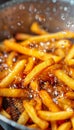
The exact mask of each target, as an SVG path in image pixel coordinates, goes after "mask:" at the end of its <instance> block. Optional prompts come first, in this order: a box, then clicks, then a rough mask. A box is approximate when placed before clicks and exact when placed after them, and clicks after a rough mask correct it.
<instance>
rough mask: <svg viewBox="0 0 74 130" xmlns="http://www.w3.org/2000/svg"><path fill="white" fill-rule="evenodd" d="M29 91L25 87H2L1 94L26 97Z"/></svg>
mask: <svg viewBox="0 0 74 130" xmlns="http://www.w3.org/2000/svg"><path fill="white" fill-rule="evenodd" d="M27 94H28V93H27V91H26V90H24V89H14V88H0V96H2V97H17V98H19V97H26V96H28V95H27Z"/></svg>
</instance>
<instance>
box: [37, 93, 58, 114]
mask: <svg viewBox="0 0 74 130" xmlns="http://www.w3.org/2000/svg"><path fill="white" fill-rule="evenodd" d="M39 95H40V97H41V99H42V102H43V104H44V105H45V106H46V107H47V108H48V109H49V110H50V111H52V112H58V111H60V108H59V107H58V106H57V105H56V104H55V103H54V102H53V100H52V98H51V96H50V95H49V94H48V93H47V92H46V91H45V90H41V91H40V92H39Z"/></svg>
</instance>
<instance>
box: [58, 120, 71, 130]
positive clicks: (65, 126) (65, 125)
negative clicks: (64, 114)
mask: <svg viewBox="0 0 74 130" xmlns="http://www.w3.org/2000/svg"><path fill="white" fill-rule="evenodd" d="M70 128H71V122H66V123H63V124H62V125H60V126H59V128H58V130H70Z"/></svg>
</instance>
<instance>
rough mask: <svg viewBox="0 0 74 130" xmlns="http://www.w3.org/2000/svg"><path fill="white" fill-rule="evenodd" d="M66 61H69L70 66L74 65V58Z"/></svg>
mask: <svg viewBox="0 0 74 130" xmlns="http://www.w3.org/2000/svg"><path fill="white" fill-rule="evenodd" d="M66 62H67V64H68V65H69V66H73V65H74V59H70V60H67V61H66Z"/></svg>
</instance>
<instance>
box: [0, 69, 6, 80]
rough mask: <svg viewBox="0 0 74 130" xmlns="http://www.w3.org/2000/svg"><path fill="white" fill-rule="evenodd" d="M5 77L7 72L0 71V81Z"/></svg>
mask: <svg viewBox="0 0 74 130" xmlns="http://www.w3.org/2000/svg"><path fill="white" fill-rule="evenodd" d="M7 75H8V70H3V71H0V80H2V79H3V78H4V77H5V76H7Z"/></svg>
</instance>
